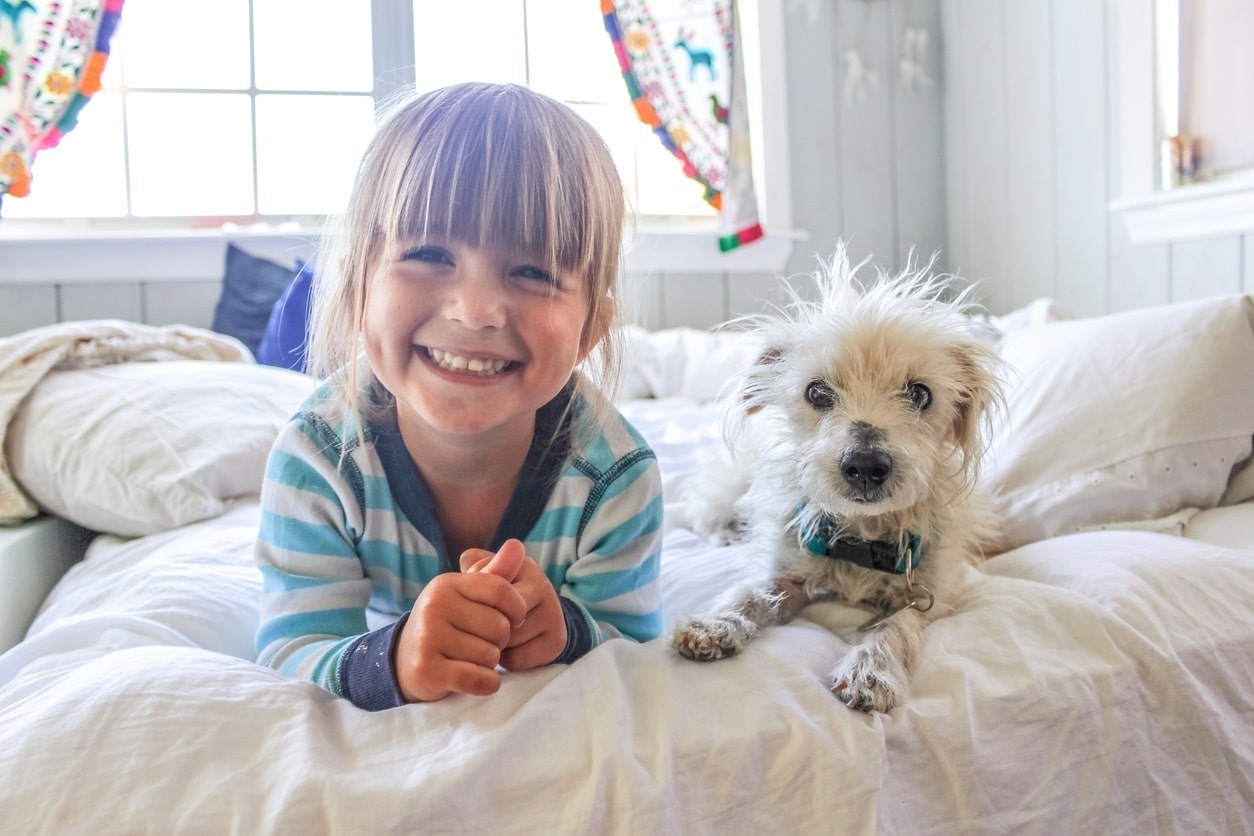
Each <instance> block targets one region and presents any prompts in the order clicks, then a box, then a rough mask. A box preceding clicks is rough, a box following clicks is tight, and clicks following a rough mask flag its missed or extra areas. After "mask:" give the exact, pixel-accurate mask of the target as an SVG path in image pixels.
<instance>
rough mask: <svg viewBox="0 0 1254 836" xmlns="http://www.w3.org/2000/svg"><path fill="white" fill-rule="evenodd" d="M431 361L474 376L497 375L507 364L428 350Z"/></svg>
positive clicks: (501, 361) (437, 350) (434, 349)
mask: <svg viewBox="0 0 1254 836" xmlns="http://www.w3.org/2000/svg"><path fill="white" fill-rule="evenodd" d="M429 353H430V355H431V359H432V360H434V361H435V362H436V364H437V365H439V366H442V367H443V368H446V369H451V370H453V371H462V372H472V373H474V374H498V373H499V372H501V371H503V370H504V369H505V367H506V366H507V365H509V363H508V362H506V361H505V360H484V359H480V358H478V357H475V358H468V357H462V356H461V355H458V354H452V353H450V352H448V351H441V350H440V349H438V348H433V349H431V350H430V352H429Z"/></svg>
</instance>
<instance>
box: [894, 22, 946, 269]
mask: <svg viewBox="0 0 1254 836" xmlns="http://www.w3.org/2000/svg"><path fill="white" fill-rule="evenodd" d="M889 19H890V26H889V35H890V37H891V38H892V46H893V48H894V52H895V54H896V55H897V56H904V55H905V51H906V44H905V38H906V32H907V31H908V30H911V29H915V30H919V31H922V32H924V33H925V34H926V37H927V41H926V49H925V51H924V56H923V57H924V58H925V61H924V73H925V76H926V78H927V79H929V80H930V82H931V83H930V84H924V83H923V82H922V81H918V82H916V83H915V84H914V85H913V86H907V85H906V84H905V83H904V80H903V79H902V78H901V76H900V72H901V66H900V58H898V60H897V62H896V63H894V64H893V66H894V67H895V68H896V69H897V75H896V76H895V78H894V81H893V99H892V117H893V165H894V184H895V188H894V189H893V192H892V194H893V196H894V204H895V210H896V218H895V223H896V232H895V240H896V246H897V249H896V252H895V253H894V254H893V255H895V264H894V266H896V267H898V268H900V267H903V266H904V265H905V264H906V261H907V260H908V257H909V255H910V253H911V251H912V250H913V252H914V254H915V256H916V257H921V258H924V259H927V258H930V257H931V255H932V254H933V253H937V252H939V253H940V256H941V258H942V259H943V257H944V247H945V226H944V223H938V220H939V219H942V218H944V216H945V157H944V145H945V141H944V129H943V120H944V108H943V105H942V103H941V97H940V95H939V90H940V85H941V84H942V83H943V75H942V67H941V57H940V51H941V50H940V48H941V39H940V9H939V7H938V6H937V4H935V3H912V2H899V3H893V4H891V5H890V6H889ZM886 255H887V254H886Z"/></svg>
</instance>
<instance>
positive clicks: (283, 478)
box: [256, 384, 662, 710]
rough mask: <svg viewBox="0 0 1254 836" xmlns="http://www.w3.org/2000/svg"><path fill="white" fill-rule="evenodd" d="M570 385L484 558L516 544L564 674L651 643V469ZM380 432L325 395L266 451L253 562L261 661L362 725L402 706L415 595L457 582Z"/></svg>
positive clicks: (629, 436) (551, 410)
mask: <svg viewBox="0 0 1254 836" xmlns="http://www.w3.org/2000/svg"><path fill="white" fill-rule="evenodd" d="M572 389H573V387H571V386H570V385H568V386H567V387H566V388H565V389H563V391H562V392H561V393H560V394H559V395H558V396H557V397H556V398H554V399H553V401H551V402H550V403H548V404H546V405H545V406H544V407H542V408H541V409H540V410H539V411H538V412H537V413H536V431H535V433H534V438H533V440H532V445H531V449H530V451H529V452H528V455H527V459H526V461H525V463H524V465H523V469H522V472H521V473H520V475H519V480H518V485H517V487H516V488H515V490H514V493H513V496H512V498H511V500H510V503H509V505H508V507H507V508H506V510H505V514H504V516H503V518H502V519H501V522H500V525H499V526H498V528H497V531H496V534H495V535H494V536H493V539H492V541H491V542H490V543H488V544H487V548H489V549H490V550H492V551H496V550H497V549H499V548H500V546H501V545H502V544H503V543H504V542H505V541H506V540H508V539H510V538H517V539H519V540H521V541H522V542H523V545H524V546H525V547H526V552H527V555H528V556H530V557H531V558H533V559H534V560H535V561H536V563H538V564H539V566H540V568H541V569H542V570H543V571H544V572H545V574H546V575H547V576H548V578H549V581H550V582H551V583H552V584H553V587H554V589H555V590H557V592H558V600H559V601H560V602H561V605H562V609H563V612H564V615H565V617H566V628H567V637H568V638H567V644H566V648H565V649H564V650H563V651H562V653H561V654H560V655H559V656H558V658H557V659H556V660H555V661H557V662H561V663H569V662H573V661H575V660H576V659H578V658H579V657H581V656H583V655H584V654H585V653H587V652H588V651H589V650H591V649H592V648H593V647H596V646H597V645H598V644H600V643H601V642H603V641H605V640H606V639H608V638H612V637H624V638H628V639H633V640H635V641H647V640H649V639H652V638H654V637H656V636H657V635H658V634H659V633H660V632H661V627H662V608H661V591H660V588H659V585H658V572H659V557H660V554H659V553H660V548H661V530H662V527H661V522H662V495H661V478H660V476H659V473H658V468H657V459H656V456H655V455H654V453H653V451H652V450H651V449H650V448H649V446H648V445H647V444H646V443H645V441H644V439H643V438H642V437H641V436H640V434H639V433H638V432H637V431H636V429H635V428H634V427H632V426H631V425H630V424H629V423H628V422H627V420H626V419H624V418H623V417H622V416H621V415H619V414H618V413H617V411H614V410H612V409H607V410H606V411H607V412H608V413H609V418H608V419H607V420H606V421H605V423H604V425H603V426H599V427H595V428H592V427H591V425H592V423H593V422H592V421H590V420H579V417H580V416H588V415H590V413H589V410H590V409H591V407H590V405H589V404H588V403H586V402H585V401H584V400H583V398H582V396H580V395H576V394H573V393H572ZM387 414H389V415H391V416H392V417H391V418H390V419H384V420H380V421H378V422H375V423H367V425H366V426H365V429H364V431H363V433H362V434H361V435H362V439H360V440H359V439H358V434H357V432H356V429H355V426H356V425H355V424H354V423H353V422H352V420H351V418H347V417H345V413H344V410H343V409H342V407H337V406H336V405H335V403H334V402H333V401H332V400H331V399H330V397H329V388H328V387H327V385H326V384H323V385H322V386H321V387H320V388H319V389H318V391H316V392H315V393H314V394H313V395H312V396H311V397H310V398H309V400H308V401H306V403H305V404H304V405H303V406H302V407H301V409H300V411H299V412H298V413H297V414H296V416H295V417H294V418H293V419H292V420H291V421H290V422H289V423H288V424H287V425H286V426H285V427H284V429H283V430H282V431H281V432H280V434H279V436H278V438H277V440H276V441H275V444H274V448H273V450H272V451H271V453H270V459H269V462H268V464H267V467H266V476H265V481H264V484H263V487H262V492H261V504H262V518H261V527H260V531H259V536H258V540H257V547H256V560H257V565H258V567H259V568H260V570H261V574H262V579H263V587H262V597H261V623H260V625H259V627H258V632H257V650H258V661H259V662H260V663H261V664H264V665H268V666H270V667H273V668H276V669H278V670H280V671H282V672H284V673H286V674H288V675H290V676H293V677H297V678H301V679H308V680H311V681H313V682H316V683H317V684H319V685H321V686H322V687H324V688H326V689H327V690H329V691H331V692H332V693H334V694H336V695H338V696H341V697H345V698H347V699H349V700H351V701H352V702H353V703H354V704H356V705H358V706H360V707H362V708H366V709H371V710H377V709H383V708H391V707H394V706H397V705H401V704H403V703H404V698H403V696H402V695H401V693H400V690H399V687H398V686H397V682H396V674H395V669H394V665H393V660H392V647H393V643H394V642H395V640H396V638H397V636H399V633H400V627H401V626H402V625H403V624H404V620H405V618H406V617H407V615H408V613H409V611H410V609H411V608H412V607H413V605H414V602H415V601H416V600H417V598H418V595H419V593H420V592H421V591H422V589H423V587H424V586H425V585H426V584H427V583H428V582H430V581H431V579H432V578H434V577H435V576H436V575H438V574H440V573H443V572H456V571H458V555H451V554H449V553H448V551H447V549H446V547H445V543H444V536H443V533H442V532H441V530H440V525H439V522H438V520H437V518H436V515H435V510H434V503H433V502H432V500H431V496H430V493H429V491H428V489H427V486H426V484H425V483H424V481H423V479H422V476H421V474H420V473H419V471H418V468H417V466H416V465H415V464H414V462H413V459H412V458H411V457H410V456H409V453H408V451H407V450H406V448H405V445H404V443H403V442H402V440H401V437H400V433H399V431H398V429H397V427H396V423H395V416H394V413H393V412H391V411H390V410H389V411H388V412H387Z"/></svg>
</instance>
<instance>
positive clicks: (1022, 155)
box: [1002, 3, 1058, 308]
mask: <svg viewBox="0 0 1254 836" xmlns="http://www.w3.org/2000/svg"><path fill="white" fill-rule="evenodd" d="M1004 13H1005V16H1006V17H1005V23H1006V38H1005V41H1006V62H1005V66H1006V70H1005V80H1006V101H1007V102H1008V106H1007V108H1006V143H1007V149H1008V154H1007V170H1006V187H1007V190H1008V195H1007V207H1008V212H1009V216H1010V235H1009V241H1008V244H1009V270H1008V272H1007V275H1006V284H1007V287H1006V289H1005V291H1004V293H1003V294H1002V299H1003V300H1004V303H1005V305H1006V306H1007V307H1008V308H1018V307H1021V306H1023V305H1026V304H1027V303H1029V302H1031V301H1032V300H1033V299H1036V298H1039V297H1041V296H1055V295H1057V294H1056V292H1055V290H1054V288H1055V276H1056V271H1057V252H1056V246H1055V243H1056V232H1055V230H1056V223H1055V221H1056V219H1057V211H1058V207H1057V203H1056V200H1055V197H1056V195H1055V191H1054V184H1055V182H1056V179H1057V168H1056V164H1055V163H1056V157H1055V150H1056V145H1055V143H1054V141H1053V124H1054V78H1053V73H1052V71H1051V66H1052V65H1051V56H1052V54H1053V48H1054V43H1053V34H1054V28H1053V25H1052V20H1051V19H1050V7H1049V6H1048V5H1045V4H1042V3H1007V4H1005V10H1004Z"/></svg>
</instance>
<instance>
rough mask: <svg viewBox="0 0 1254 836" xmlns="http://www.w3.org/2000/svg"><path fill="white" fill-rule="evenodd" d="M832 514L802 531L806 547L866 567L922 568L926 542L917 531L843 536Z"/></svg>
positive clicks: (897, 571) (901, 570)
mask: <svg viewBox="0 0 1254 836" xmlns="http://www.w3.org/2000/svg"><path fill="white" fill-rule="evenodd" d="M838 530H839V527H838V526H837V524H836V522H835V521H834V520H833V519H832V518H831V517H820V518H819V519H818V520H817V521H815V522H814V523H813V524H812V525H811V526H809V527H808V528H807V529H806V530H805V531H803V532H802V537H801V542H802V543H803V544H804V545H805V549H806V551H808V552H809V553H810V554H812V555H815V556H817V557H830V558H831V559H832V560H846V561H848V562H850V563H852V564H854V565H855V566H861V567H862V568H864V569H875V570H876V571H879V572H893V573H895V574H898V575H904V574H905V573H906V571H907V569H909V571H914V570H915V569H917V568H919V563H920V562H921V561H922V560H923V542H922V538H921V537H919V535H918V534H915V533H914V532H912V531H907V532H906V533H905V537H903V538H902V540H900V541H890V540H861V539H859V538H857V537H842V536H839V535H838V534H837V533H836V532H837V531H838Z"/></svg>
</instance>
